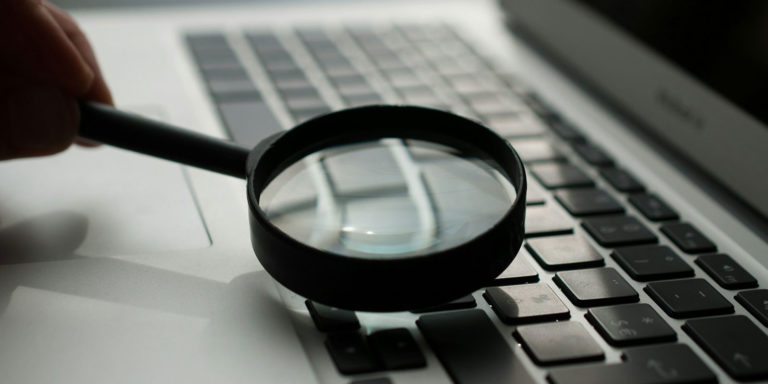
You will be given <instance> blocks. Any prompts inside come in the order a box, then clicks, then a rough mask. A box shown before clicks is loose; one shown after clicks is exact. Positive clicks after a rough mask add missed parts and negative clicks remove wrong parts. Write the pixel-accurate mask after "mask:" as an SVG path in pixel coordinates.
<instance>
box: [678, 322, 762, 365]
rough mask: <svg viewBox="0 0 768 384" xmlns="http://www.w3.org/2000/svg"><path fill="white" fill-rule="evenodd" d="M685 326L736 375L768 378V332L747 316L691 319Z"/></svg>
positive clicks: (692, 336)
mask: <svg viewBox="0 0 768 384" xmlns="http://www.w3.org/2000/svg"><path fill="white" fill-rule="evenodd" d="M683 330H684V331H685V332H686V333H688V335H690V336H691V338H692V339H693V340H694V341H696V343H698V344H699V346H701V348H702V349H704V350H705V351H706V352H707V353H708V354H709V355H710V356H712V358H713V359H714V360H715V361H717V363H718V364H719V365H720V366H721V367H722V368H723V369H724V370H725V371H726V372H728V374H729V375H731V377H733V378H734V379H736V380H764V379H768V336H766V335H765V333H763V331H761V330H760V329H759V328H758V327H757V326H756V325H755V323H753V322H752V321H751V320H749V319H748V318H747V317H746V316H741V315H737V316H726V317H715V318H708V319H696V320H689V321H687V322H686V323H685V324H684V325H683Z"/></svg>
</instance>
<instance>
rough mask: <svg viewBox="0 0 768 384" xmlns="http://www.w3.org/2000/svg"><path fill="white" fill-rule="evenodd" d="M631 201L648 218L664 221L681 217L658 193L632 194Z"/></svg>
mask: <svg viewBox="0 0 768 384" xmlns="http://www.w3.org/2000/svg"><path fill="white" fill-rule="evenodd" d="M629 202H630V204H632V205H634V206H635V208H637V210H638V211H640V213H642V214H643V216H645V217H646V218H647V219H648V220H653V221H664V220H677V219H679V218H680V216H678V214H677V212H675V211H674V210H673V209H672V208H670V207H669V205H667V203H665V202H664V200H661V199H660V198H659V197H658V196H656V195H652V194H649V193H641V194H637V195H632V196H630V197H629Z"/></svg>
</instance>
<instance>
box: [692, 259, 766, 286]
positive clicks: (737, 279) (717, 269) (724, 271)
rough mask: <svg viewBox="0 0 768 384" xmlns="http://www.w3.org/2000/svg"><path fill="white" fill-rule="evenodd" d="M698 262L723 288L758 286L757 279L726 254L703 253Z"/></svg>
mask: <svg viewBox="0 0 768 384" xmlns="http://www.w3.org/2000/svg"><path fill="white" fill-rule="evenodd" d="M696 264H698V266H699V267H701V269H703V270H704V272H707V274H709V276H711V277H712V278H713V279H714V280H715V281H716V282H717V283H718V284H720V286H721V287H723V288H726V289H741V288H754V287H757V280H755V278H754V277H752V275H750V274H749V272H747V271H746V270H745V269H744V268H742V266H741V265H739V264H738V263H736V261H734V260H733V259H732V258H731V257H730V256H728V255H726V254H723V253H715V254H710V255H701V256H699V257H698V258H697V259H696Z"/></svg>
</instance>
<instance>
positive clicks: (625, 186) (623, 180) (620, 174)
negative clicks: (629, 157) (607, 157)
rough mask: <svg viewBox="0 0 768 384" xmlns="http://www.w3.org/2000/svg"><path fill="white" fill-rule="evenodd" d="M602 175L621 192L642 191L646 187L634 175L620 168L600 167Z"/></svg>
mask: <svg viewBox="0 0 768 384" xmlns="http://www.w3.org/2000/svg"><path fill="white" fill-rule="evenodd" d="M600 175H602V176H603V178H605V180H608V183H610V184H611V185H612V186H613V187H614V188H616V190H618V191H621V192H642V191H643V190H644V189H645V187H643V185H642V184H640V182H639V181H637V179H635V177H634V176H632V175H631V174H629V172H627V171H625V170H623V169H620V168H613V167H609V168H600Z"/></svg>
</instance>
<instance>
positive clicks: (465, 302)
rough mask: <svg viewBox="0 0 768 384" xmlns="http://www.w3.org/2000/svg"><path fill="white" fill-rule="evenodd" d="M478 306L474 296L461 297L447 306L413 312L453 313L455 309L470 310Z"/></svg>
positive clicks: (414, 311) (413, 311)
mask: <svg viewBox="0 0 768 384" xmlns="http://www.w3.org/2000/svg"><path fill="white" fill-rule="evenodd" d="M476 306H477V303H476V302H475V298H474V297H472V295H466V296H464V297H460V298H458V299H456V300H453V301H450V302H447V303H445V304H441V305H436V306H434V307H429V308H421V309H414V310H412V311H411V312H412V313H427V312H440V311H451V310H455V309H469V308H474V307H476Z"/></svg>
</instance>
